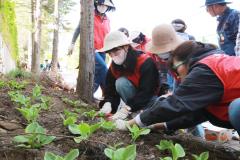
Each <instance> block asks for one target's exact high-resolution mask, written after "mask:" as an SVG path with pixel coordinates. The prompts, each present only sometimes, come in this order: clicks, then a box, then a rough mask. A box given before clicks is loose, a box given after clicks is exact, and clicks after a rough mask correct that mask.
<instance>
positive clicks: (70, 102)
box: [62, 98, 80, 107]
mask: <svg viewBox="0 0 240 160" xmlns="http://www.w3.org/2000/svg"><path fill="white" fill-rule="evenodd" d="M62 101H63V102H64V103H66V104H69V105H71V106H73V107H77V106H79V104H80V101H73V100H70V99H68V98H62Z"/></svg>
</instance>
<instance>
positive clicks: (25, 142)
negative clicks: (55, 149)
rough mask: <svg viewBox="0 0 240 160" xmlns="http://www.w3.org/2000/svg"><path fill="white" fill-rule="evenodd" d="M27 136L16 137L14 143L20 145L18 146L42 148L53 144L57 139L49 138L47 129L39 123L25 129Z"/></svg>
mask: <svg viewBox="0 0 240 160" xmlns="http://www.w3.org/2000/svg"><path fill="white" fill-rule="evenodd" d="M25 133H27V134H26V135H23V136H16V137H14V139H13V140H14V142H16V143H20V145H18V146H22V147H28V148H40V147H42V146H44V145H46V144H49V143H51V142H52V141H53V140H54V139H55V138H56V137H55V136H47V135H46V131H45V129H44V128H43V127H42V126H40V125H39V124H38V123H37V122H33V123H31V124H29V125H28V126H27V127H26V129H25Z"/></svg>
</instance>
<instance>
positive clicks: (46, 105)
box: [40, 96, 51, 110]
mask: <svg viewBox="0 0 240 160" xmlns="http://www.w3.org/2000/svg"><path fill="white" fill-rule="evenodd" d="M40 99H41V101H42V103H41V108H42V109H44V110H48V108H49V105H50V101H51V98H50V97H46V96H41V98H40Z"/></svg>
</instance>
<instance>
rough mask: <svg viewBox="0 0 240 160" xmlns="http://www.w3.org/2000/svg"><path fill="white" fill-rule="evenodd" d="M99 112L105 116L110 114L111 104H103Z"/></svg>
mask: <svg viewBox="0 0 240 160" xmlns="http://www.w3.org/2000/svg"><path fill="white" fill-rule="evenodd" d="M99 112H100V113H105V114H108V113H111V112H112V107H111V103H110V102H106V103H104V105H103V106H102V108H101V109H100V111H99Z"/></svg>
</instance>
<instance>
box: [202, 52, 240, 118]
mask: <svg viewBox="0 0 240 160" xmlns="http://www.w3.org/2000/svg"><path fill="white" fill-rule="evenodd" d="M200 63H203V64H206V65H207V66H208V67H209V68H211V70H212V71H213V72H214V73H215V74H216V75H217V77H218V78H219V79H220V80H221V82H222V84H223V86H224V94H223V97H222V100H221V101H220V102H219V103H217V104H212V105H210V106H209V107H208V108H207V111H208V112H210V113H211V114H212V115H214V116H216V117H217V118H218V119H220V120H223V121H229V117H228V107H229V104H230V103H231V102H232V101H233V100H234V99H236V98H239V97H240V57H234V56H227V55H224V54H213V55H210V56H208V57H206V58H203V59H202V60H200ZM239 107H240V106H239ZM239 118H240V117H239Z"/></svg>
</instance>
